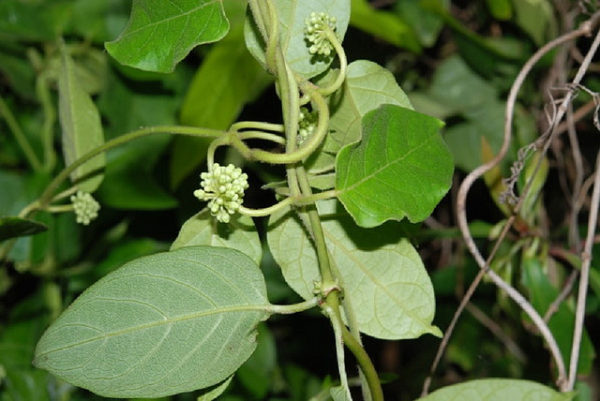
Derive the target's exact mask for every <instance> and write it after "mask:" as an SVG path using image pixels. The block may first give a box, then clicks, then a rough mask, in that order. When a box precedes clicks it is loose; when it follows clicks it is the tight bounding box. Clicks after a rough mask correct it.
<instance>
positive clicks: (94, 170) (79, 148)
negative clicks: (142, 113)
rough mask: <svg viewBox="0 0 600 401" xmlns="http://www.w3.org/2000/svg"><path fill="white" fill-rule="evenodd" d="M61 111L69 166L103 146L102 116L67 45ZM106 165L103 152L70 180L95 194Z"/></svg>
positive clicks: (60, 81) (60, 79)
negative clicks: (82, 81) (81, 78)
mask: <svg viewBox="0 0 600 401" xmlns="http://www.w3.org/2000/svg"><path fill="white" fill-rule="evenodd" d="M58 111H59V115H60V125H61V127H62V147H63V153H64V157H65V163H66V164H67V165H69V164H71V163H73V162H74V161H75V160H77V159H78V158H80V157H81V156H83V155H84V154H86V153H87V152H89V151H90V150H92V149H94V148H97V147H98V146H101V145H102V144H103V143H104V133H103V131H102V123H101V121H100V113H98V109H97V108H96V105H95V104H94V102H93V101H92V99H91V98H90V96H89V95H88V94H87V93H86V92H85V91H84V90H83V88H82V86H81V83H80V82H79V81H78V78H77V75H76V72H75V66H74V63H73V60H71V56H70V55H69V54H68V51H67V49H66V47H65V46H64V45H63V46H61V67H60V74H59V77H58ZM105 164H106V159H105V156H104V153H102V154H99V155H98V156H95V157H94V158H92V159H90V160H88V161H87V162H86V163H85V164H83V165H82V166H81V167H79V168H77V169H76V170H75V171H74V172H73V173H71V180H73V181H80V183H79V184H78V185H79V188H80V189H81V190H82V191H86V192H93V191H95V190H96V188H98V186H99V185H100V183H101V182H102V178H103V174H99V173H98V172H99V171H100V170H102V169H103V168H104V166H105ZM87 177H89V178H87Z"/></svg>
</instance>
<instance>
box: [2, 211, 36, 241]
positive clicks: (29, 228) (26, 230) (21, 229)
mask: <svg viewBox="0 0 600 401" xmlns="http://www.w3.org/2000/svg"><path fill="white" fill-rule="evenodd" d="M47 229H48V227H47V226H45V225H44V224H41V223H38V222H37V221H35V220H29V219H22V218H20V217H0V241H4V240H7V239H9V238H16V237H25V236H28V235H34V234H37V233H40V232H42V231H46V230H47Z"/></svg>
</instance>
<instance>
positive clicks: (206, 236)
mask: <svg viewBox="0 0 600 401" xmlns="http://www.w3.org/2000/svg"><path fill="white" fill-rule="evenodd" d="M197 245H207V246H221V247H225V248H233V249H237V250H238V251H240V252H242V253H244V254H246V255H247V256H249V257H250V259H252V260H253V261H254V262H255V263H256V264H259V263H260V260H261V258H262V247H261V245H260V239H259V238H258V233H257V231H256V227H255V226H254V222H253V221H252V218H250V217H248V216H239V217H238V218H234V219H232V220H231V222H230V223H229V224H219V223H217V221H216V220H215V219H214V218H213V217H212V216H211V215H210V211H209V210H208V209H203V210H202V211H200V212H198V213H196V214H195V215H194V216H192V217H190V218H189V219H188V220H187V221H186V222H185V223H184V224H183V226H182V227H181V230H180V231H179V235H178V236H177V238H176V239H175V241H174V242H173V245H171V250H175V249H179V248H183V247H186V246H197Z"/></svg>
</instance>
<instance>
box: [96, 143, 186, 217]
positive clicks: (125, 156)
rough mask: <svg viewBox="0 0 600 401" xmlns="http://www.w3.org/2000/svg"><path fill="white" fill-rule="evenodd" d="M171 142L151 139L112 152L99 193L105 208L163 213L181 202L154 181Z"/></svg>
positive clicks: (109, 154) (109, 155) (123, 146)
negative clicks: (164, 153) (154, 170)
mask: <svg viewBox="0 0 600 401" xmlns="http://www.w3.org/2000/svg"><path fill="white" fill-rule="evenodd" d="M169 141H170V138H169V136H167V135H156V136H149V137H145V138H143V139H138V140H136V141H134V142H130V143H128V144H125V145H122V146H120V147H119V148H116V149H112V150H111V151H110V152H108V156H107V159H108V165H107V168H106V180H105V181H104V183H103V184H102V186H101V187H100V188H99V189H98V196H99V198H100V200H101V202H102V203H103V204H106V205H107V206H111V207H114V208H118V209H134V210H161V209H170V208H173V207H175V206H177V200H176V199H175V198H174V197H173V196H171V195H170V194H169V193H168V192H166V190H165V189H163V188H162V187H161V186H160V185H159V184H158V183H157V182H156V180H155V179H154V177H153V175H152V172H153V168H154V165H155V163H156V161H157V160H158V158H159V157H160V155H161V153H162V152H163V151H164V149H165V147H166V146H167V145H168V143H169Z"/></svg>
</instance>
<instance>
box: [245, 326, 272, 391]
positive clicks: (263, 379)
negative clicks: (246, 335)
mask: <svg viewBox="0 0 600 401" xmlns="http://www.w3.org/2000/svg"><path fill="white" fill-rule="evenodd" d="M276 366H277V349H276V344H275V338H274V337H273V334H271V331H270V330H269V329H268V327H267V326H266V325H264V324H261V325H259V326H258V338H257V346H256V351H254V353H253V354H252V356H251V357H250V358H249V359H248V360H247V361H246V362H244V364H243V365H242V366H240V368H239V369H238V371H237V372H236V378H237V379H238V380H239V381H240V382H241V383H242V385H243V386H244V387H245V388H246V389H247V390H248V391H249V392H250V394H252V397H253V398H254V399H257V400H259V399H264V398H265V396H266V395H267V394H268V393H269V390H270V389H271V387H272V383H273V374H274V371H275V368H276Z"/></svg>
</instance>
